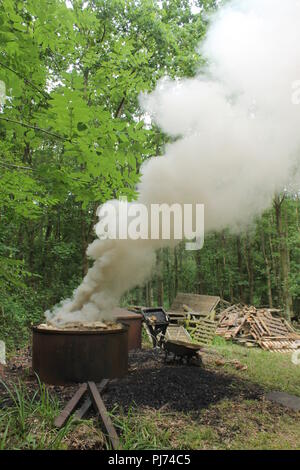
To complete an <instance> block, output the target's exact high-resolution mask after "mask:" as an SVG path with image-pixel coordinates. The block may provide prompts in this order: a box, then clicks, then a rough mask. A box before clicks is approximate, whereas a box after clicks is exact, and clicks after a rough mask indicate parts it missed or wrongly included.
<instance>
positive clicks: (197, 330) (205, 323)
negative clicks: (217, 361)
mask: <svg viewBox="0 0 300 470" xmlns="http://www.w3.org/2000/svg"><path fill="white" fill-rule="evenodd" d="M192 323H193V324H195V325H196V326H194V327H193V328H189V329H188V331H189V333H190V335H191V337H192V338H193V340H194V341H196V342H197V343H198V344H203V345H209V344H211V342H212V340H213V338H214V336H215V333H216V328H217V323H216V322H215V321H213V320H209V319H207V318H204V319H202V320H198V321H197V322H192Z"/></svg>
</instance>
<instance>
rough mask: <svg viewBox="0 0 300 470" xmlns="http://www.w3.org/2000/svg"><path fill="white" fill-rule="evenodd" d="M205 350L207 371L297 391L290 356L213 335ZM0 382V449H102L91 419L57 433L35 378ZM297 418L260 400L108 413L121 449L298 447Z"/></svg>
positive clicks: (56, 407) (53, 405)
mask: <svg viewBox="0 0 300 470" xmlns="http://www.w3.org/2000/svg"><path fill="white" fill-rule="evenodd" d="M148 347H149V346H148ZM212 349H213V350H214V352H215V353H216V354H211V355H209V356H210V358H211V360H210V361H209V362H208V363H207V364H205V367H206V368H207V369H209V370H212V371H215V372H216V373H226V374H230V375H235V376H237V377H240V378H242V379H244V380H245V381H248V382H249V383H256V384H257V385H258V386H260V387H262V388H264V389H265V390H283V391H287V392H289V393H292V394H295V395H298V396H300V366H295V365H294V364H293V363H292V361H291V356H290V354H287V355H285V354H284V355H283V354H273V353H270V352H266V351H262V350H260V349H248V348H244V347H241V346H239V345H235V344H232V343H230V342H226V341H224V340H223V339H222V338H216V339H215V340H214V343H213V345H212ZM218 358H224V360H225V365H223V366H222V365H221V366H218V365H216V364H215V359H218ZM234 359H237V360H238V361H239V362H240V363H242V364H245V365H247V369H246V370H244V371H240V370H236V368H235V367H234V364H232V363H230V361H232V360H234ZM201 370H202V369H201V368H199V373H201ZM1 386H2V387H3V386H4V387H6V398H5V401H4V402H3V403H2V404H1V403H0V450H2V449H70V448H71V449H72V448H79V449H82V448H87V449H89V448H95V449H99V448H107V447H108V446H107V443H106V442H105V439H104V436H103V434H102V433H101V430H100V428H99V422H98V421H97V419H96V418H95V419H94V420H88V421H87V420H81V421H76V420H74V419H73V420H70V421H69V422H68V423H67V425H66V426H65V427H63V428H62V429H61V430H57V429H55V428H54V426H53V420H54V418H55V416H57V415H58V414H59V412H60V410H61V404H60V403H59V401H58V400H57V399H56V398H55V396H51V395H50V394H49V392H48V389H47V387H46V386H45V385H44V384H42V383H40V382H39V385H38V388H37V391H36V392H35V393H33V394H32V393H31V394H30V393H29V392H28V389H27V387H26V386H25V385H24V384H22V382H19V383H18V384H16V385H14V386H12V387H10V388H8V387H7V386H5V385H4V384H3V383H2V384H1ZM236 386H237V387H238V386H239V384H238V382H237V383H236ZM199 393H201V390H200V391H199ZM212 393H213V390H212ZM8 399H9V403H8V402H7V400H8ZM3 400H4V399H3ZM299 415H300V413H296V412H292V411H289V410H287V409H284V408H281V407H279V406H277V405H274V404H272V403H270V402H268V401H266V400H247V399H243V398H239V399H237V398H236V397H233V398H225V399H223V400H221V401H219V402H217V403H214V404H212V405H210V406H208V407H207V408H204V409H202V410H199V412H198V413H197V414H195V413H194V414H192V413H190V414H188V413H187V414H184V413H179V412H169V411H167V410H165V411H163V410H161V411H159V410H155V409H152V408H139V407H136V406H135V405H134V403H133V404H132V407H131V408H130V410H129V411H128V412H126V413H125V412H124V410H122V409H121V408H119V407H116V408H115V409H113V410H112V412H111V417H112V420H113V422H114V424H115V426H116V428H117V430H118V433H119V435H120V441H121V444H122V447H123V448H124V449H125V450H146V449H153V450H160V449H163V450H166V449H187V450H189V449H299V448H300V426H299Z"/></svg>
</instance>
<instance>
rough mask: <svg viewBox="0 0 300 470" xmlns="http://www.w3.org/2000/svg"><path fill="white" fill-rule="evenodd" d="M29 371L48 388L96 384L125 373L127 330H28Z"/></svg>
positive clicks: (34, 328) (121, 328)
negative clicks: (30, 357) (30, 344)
mask: <svg viewBox="0 0 300 470" xmlns="http://www.w3.org/2000/svg"><path fill="white" fill-rule="evenodd" d="M32 332H33V340H32V367H33V370H34V371H35V372H36V373H37V374H38V376H39V377H40V379H41V380H42V381H43V382H46V383H48V384H52V385H65V384H68V383H74V382H75V383H82V382H87V381H89V380H90V381H94V382H100V381H101V380H102V379H104V378H106V379H112V378H117V377H123V376H124V375H126V373H127V371H128V326H126V325H119V326H118V327H117V328H112V329H95V328H94V329H92V328H91V329H59V328H57V329H54V328H51V329H50V328H49V329H48V328H40V327H38V326H35V327H33V328H32Z"/></svg>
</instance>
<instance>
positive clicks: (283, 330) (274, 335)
mask: <svg viewBox="0 0 300 470" xmlns="http://www.w3.org/2000/svg"><path fill="white" fill-rule="evenodd" d="M275 313H278V311H277V310H275V309H267V308H263V309H256V308H255V307H253V306H250V307H249V306H241V305H232V306H231V307H229V308H227V309H226V310H224V312H223V313H222V315H221V317H220V321H219V325H218V328H217V329H216V334H217V335H219V336H222V337H223V338H225V339H228V340H229V339H231V340H234V341H237V342H239V343H242V344H245V345H246V346H249V347H250V346H260V347H261V348H262V349H265V350H269V351H273V352H281V353H285V352H291V351H294V350H296V349H298V348H299V347H300V342H299V341H300V335H299V334H297V333H296V332H295V330H294V329H293V327H292V326H291V325H290V324H289V323H288V322H287V321H286V320H285V319H284V318H281V317H278V316H276V315H275Z"/></svg>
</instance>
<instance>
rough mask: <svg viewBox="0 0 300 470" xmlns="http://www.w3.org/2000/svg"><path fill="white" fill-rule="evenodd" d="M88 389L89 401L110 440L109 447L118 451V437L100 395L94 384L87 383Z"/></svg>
mask: <svg viewBox="0 0 300 470" xmlns="http://www.w3.org/2000/svg"><path fill="white" fill-rule="evenodd" d="M88 388H89V392H90V395H91V399H92V401H93V405H94V407H95V410H96V411H98V413H99V415H100V418H101V421H102V423H103V425H104V428H105V430H106V431H107V433H108V437H109V439H110V442H111V445H112V448H113V449H114V450H118V449H120V448H121V447H120V441H119V437H118V434H117V432H116V430H115V428H114V425H113V423H112V421H111V419H110V417H109V415H108V413H107V409H106V407H105V405H104V403H103V400H102V398H101V396H100V393H99V391H98V389H97V387H96V384H95V383H94V382H88Z"/></svg>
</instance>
